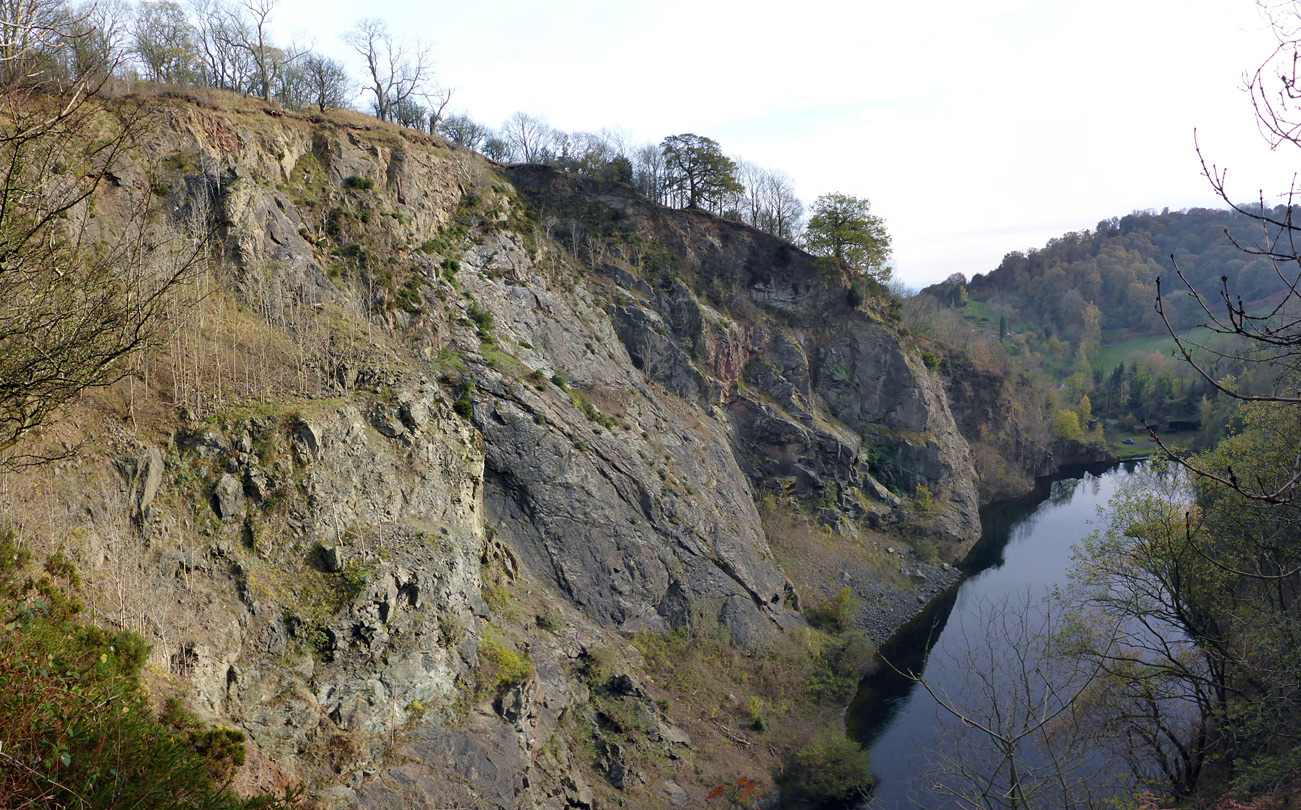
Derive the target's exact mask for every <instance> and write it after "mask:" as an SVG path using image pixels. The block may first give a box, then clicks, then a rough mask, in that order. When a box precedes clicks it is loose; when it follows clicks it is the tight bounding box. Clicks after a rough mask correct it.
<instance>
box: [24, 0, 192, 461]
mask: <svg viewBox="0 0 1301 810" xmlns="http://www.w3.org/2000/svg"><path fill="white" fill-rule="evenodd" d="M11 8H12V7H11ZM3 13H4V12H0V14H3ZM24 13H25V12H24ZM44 19H45V18H43V17H40V16H36V17H28V18H26V19H24V18H21V17H20V18H15V17H13V16H9V17H7V18H2V19H0V29H3V31H2V33H3V34H4V40H5V42H6V43H7V47H6V48H5V50H4V56H3V62H0V69H4V70H6V71H8V70H10V69H14V72H11V73H10V74H9V76H8V79H9V80H8V81H6V82H4V83H2V84H0V449H2V450H5V451H9V450H10V449H11V448H12V447H13V446H14V445H15V444H17V443H18V442H19V441H20V440H21V439H22V438H23V437H24V436H25V435H26V434H27V433H29V432H30V431H32V430H33V429H35V428H38V427H40V426H41V425H42V424H43V423H45V421H46V420H47V419H48V418H49V416H50V415H51V414H52V413H53V412H54V411H55V410H56V409H58V408H59V407H60V406H62V405H63V404H64V403H66V402H67V401H69V400H70V399H72V398H73V397H75V396H77V394H79V393H80V392H81V391H82V390H84V389H85V388H87V387H90V386H96V385H104V384H107V383H110V382H112V381H114V380H116V379H119V378H120V377H121V376H122V374H123V373H124V367H123V365H122V364H121V362H120V361H121V360H122V359H123V358H125V357H126V356H127V355H129V354H131V353H132V352H134V351H136V350H137V349H139V348H140V347H141V346H143V345H144V344H145V343H146V342H147V341H148V340H149V339H150V337H151V335H152V332H153V329H154V326H155V324H156V322H157V318H156V315H157V314H158V312H159V310H160V308H161V306H162V304H163V301H164V296H165V294H166V292H167V291H168V289H170V288H171V287H172V286H173V285H174V284H176V283H177V282H178V281H179V280H180V279H181V278H183V277H184V275H185V273H186V272H187V271H188V269H189V267H190V266H191V263H190V262H188V261H186V260H184V259H182V260H178V261H176V262H171V261H160V259H163V258H164V257H166V256H169V255H178V256H184V255H189V254H188V253H187V251H188V249H187V248H185V247H184V246H182V247H181V248H180V249H178V250H173V249H172V248H173V247H174V246H175V240H174V239H173V238H171V237H169V236H168V235H166V234H164V233H162V232H160V231H158V230H156V229H155V228H154V227H153V226H151V225H150V223H149V218H148V217H147V216H146V214H147V206H148V205H149V202H150V197H149V195H148V193H147V192H145V193H143V194H142V195H140V196H137V197H134V198H132V197H131V195H130V193H129V192H127V191H125V190H116V191H115V193H114V201H113V206H114V209H115V210H114V217H115V221H114V222H113V224H112V225H111V226H109V225H107V224H105V223H104V222H103V221H101V220H100V219H98V218H97V217H96V216H95V214H94V210H95V209H96V208H97V207H98V206H96V205H95V203H98V202H99V197H100V194H101V192H102V191H103V188H104V186H106V185H107V184H106V183H105V182H104V179H105V178H106V177H110V176H112V172H113V170H114V169H115V168H116V165H117V162H118V160H119V158H120V156H121V154H122V151H123V149H124V146H125V144H127V143H128V142H129V140H130V139H131V138H133V137H134V136H135V135H136V134H137V133H138V131H139V130H140V129H141V128H142V127H143V126H145V124H146V123H147V116H148V110H147V109H145V108H141V107H139V106H124V105H120V104H110V103H109V102H106V101H104V100H102V99H101V98H100V97H98V96H97V93H98V92H99V90H100V89H101V88H102V86H103V82H105V81H107V78H108V76H110V75H111V73H112V66H111V65H103V66H102V67H101V68H99V69H95V70H86V71H83V72H82V74H81V75H79V76H75V77H67V76H64V75H62V72H61V71H55V70H42V69H39V67H38V66H40V65H42V64H43V61H42V59H43V56H44V55H46V54H47V53H48V52H49V50H50V49H52V48H60V47H65V46H68V45H69V44H70V43H68V42H66V38H67V37H75V36H84V35H85V33H84V29H78V28H77V27H71V28H69V27H67V26H64V25H62V24H61V25H60V26H56V27H49V28H47V27H43V26H45V23H44V22H43V20H44ZM64 20H65V21H66V18H64ZM20 29H21V30H20ZM79 31H81V33H79ZM88 52H89V51H88ZM101 53H105V54H111V50H109V51H101ZM164 61H166V60H164ZM12 462H13V456H12V455H8V454H6V457H5V463H12Z"/></svg>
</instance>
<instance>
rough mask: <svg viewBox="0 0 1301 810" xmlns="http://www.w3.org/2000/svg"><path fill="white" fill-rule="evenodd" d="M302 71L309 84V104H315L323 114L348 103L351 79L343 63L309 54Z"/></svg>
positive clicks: (305, 58) (304, 59) (304, 58)
mask: <svg viewBox="0 0 1301 810" xmlns="http://www.w3.org/2000/svg"><path fill="white" fill-rule="evenodd" d="M301 71H302V74H303V76H304V78H305V81H306V84H307V89H308V92H309V102H310V103H312V104H315V105H316V106H317V108H319V109H320V111H321V112H325V111H326V109H328V108H331V107H343V106H345V105H346V104H347V103H348V95H349V86H350V85H351V79H349V77H348V71H347V69H346V68H344V66H343V64H342V63H341V62H336V61H335V60H333V59H331V58H329V57H328V56H321V55H320V54H315V53H309V54H307V55H306V56H305V57H303V59H302V64H301Z"/></svg>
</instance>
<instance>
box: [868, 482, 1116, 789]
mask: <svg viewBox="0 0 1301 810" xmlns="http://www.w3.org/2000/svg"><path fill="white" fill-rule="evenodd" d="M1103 469H1105V468H1103ZM1133 471H1134V465H1127V466H1125V467H1121V468H1116V469H1113V470H1109V471H1105V472H1102V471H1100V470H1098V469H1096V468H1095V469H1094V470H1092V471H1090V470H1078V471H1075V472H1074V473H1073V474H1068V475H1064V476H1058V477H1057V478H1055V479H1046V480H1043V481H1041V482H1040V486H1039V487H1038V488H1037V489H1036V491H1035V492H1033V493H1031V494H1030V495H1028V496H1026V497H1024V498H1020V499H1017V500H1015V501H1009V502H1004V503H1000V504H995V505H993V506H991V507H989V508H987V509H986V510H984V511H983V512H982V514H981V520H982V525H983V527H984V534H983V536H982V538H981V540H980V542H979V543H978V544H977V545H976V546H975V547H974V548H973V549H972V553H971V554H970V555H969V556H968V558H967V561H966V562H965V563H964V566H963V568H964V570H965V571H966V572H967V573H968V574H969V576H968V578H967V579H966V580H965V581H963V582H962V583H960V584H959V585H958V586H956V587H955V588H954V589H951V590H950V591H948V592H946V593H945V594H943V595H942V596H940V597H937V598H936V600H935V601H933V602H932V603H931V604H930V605H928V606H927V608H926V610H925V611H924V612H923V613H922V614H921V615H919V616H918V617H916V618H915V619H914V620H913V621H912V622H910V623H909V624H908V625H907V626H906V627H904V628H903V629H902V630H901V631H900V632H899V633H897V634H896V635H895V636H894V637H893V638H892V639H891V640H890V642H888V643H887V644H886V645H884V646H883V647H882V650H881V655H882V657H883V658H884V659H885V660H886V661H888V662H889V663H890V664H892V665H893V666H882V667H880V668H879V669H878V670H877V671H876V672H875V673H874V674H873V675H871V676H869V677H868V678H867V679H865V680H864V682H863V684H862V687H861V689H860V691H859V694H858V696H857V697H856V698H855V700H854V703H853V704H852V705H851V706H850V708H849V712H848V715H847V717H846V722H847V725H848V727H849V731H850V734H851V736H853V737H854V738H855V739H857V740H858V741H859V742H861V743H862V744H863V745H865V746H868V747H870V748H871V749H872V763H873V771H874V772H875V773H876V775H877V777H878V779H879V783H878V786H877V791H876V796H875V797H874V799H873V802H872V805H871V806H872V807H873V808H883V809H884V808H896V807H900V808H901V807H937V808H939V807H952V806H955V801H956V800H955V799H954V798H953V797H952V796H944V795H937V794H936V793H935V792H934V791H933V788H932V787H931V785H930V783H931V782H933V781H935V780H934V779H932V777H933V776H935V775H936V769H937V768H938V767H942V762H945V761H947V766H946V767H949V768H950V769H952V767H953V766H956V767H957V768H958V769H959V770H962V769H964V768H965V769H967V770H968V771H969V774H968V775H969V776H971V775H975V774H978V772H979V771H980V770H981V769H982V768H984V769H989V768H991V767H993V765H991V763H990V762H984V763H982V762H979V761H977V757H976V753H977V750H978V749H979V750H988V747H987V746H985V747H983V748H981V747H980V746H976V745H969V744H968V743H967V742H963V740H964V739H965V738H964V737H963V735H962V733H961V730H962V724H960V723H959V722H958V721H957V720H956V719H955V718H953V717H952V716H951V715H949V714H948V713H946V712H944V711H943V710H942V709H941V708H940V706H939V704H937V702H936V700H935V699H934V697H933V696H932V695H930V694H927V693H926V692H925V691H924V690H922V689H920V688H919V687H918V686H917V684H916V683H915V682H914V681H913V680H911V679H909V678H907V677H905V675H903V674H901V673H909V672H917V671H919V670H921V669H922V668H923V667H925V672H926V678H927V681H928V683H930V684H931V686H932V688H934V689H936V690H939V691H941V693H942V694H941V696H942V697H943V695H944V694H948V695H949V696H951V697H953V696H958V697H962V696H965V695H966V694H967V693H970V692H972V691H973V690H978V689H980V688H981V684H982V683H985V682H988V681H989V679H993V680H995V681H998V680H1007V679H1009V678H1012V679H1015V678H1016V677H1018V670H1019V675H1020V677H1021V680H1022V681H1023V685H1022V686H1023V688H1022V691H1025V692H1026V694H1024V695H1022V696H1021V697H1022V700H1023V701H1024V700H1029V701H1030V702H1032V703H1033V702H1035V701H1039V704H1040V705H1041V707H1043V706H1046V704H1045V703H1044V699H1045V693H1044V691H1043V686H1042V684H1043V683H1045V681H1044V680H1043V677H1044V673H1042V672H1038V673H1036V670H1035V667H1036V666H1039V667H1040V668H1042V666H1043V665H1042V664H1041V663H1037V662H1033V661H1031V662H1029V663H1028V664H1027V662H1026V661H1025V660H1024V659H1022V660H1018V659H1016V658H1015V657H1014V656H1011V655H1009V652H1010V646H1011V644H1012V643H1013V642H1012V640H1013V639H1014V638H1020V639H1022V641H1025V640H1026V639H1028V638H1030V637H1032V636H1034V635H1035V634H1036V633H1037V632H1038V631H1041V630H1043V629H1044V628H1045V626H1046V625H1045V623H1046V622H1051V621H1054V620H1055V617H1051V616H1048V615H1045V614H1043V613H1042V612H1037V610H1030V611H1029V612H1028V613H1027V612H1026V611H1025V610H1024V608H1025V607H1028V606H1037V605H1038V604H1039V602H1040V600H1041V599H1042V598H1043V597H1044V596H1045V595H1046V594H1047V593H1048V592H1049V591H1050V590H1051V588H1052V587H1053V586H1055V585H1057V584H1060V583H1061V581H1062V580H1063V579H1064V575H1065V572H1066V570H1067V567H1068V566H1069V564H1070V557H1071V547H1072V545H1073V544H1074V543H1075V542H1077V541H1078V540H1079V539H1081V538H1082V537H1083V536H1084V535H1085V534H1087V533H1088V532H1089V531H1091V529H1092V526H1091V522H1092V521H1093V519H1094V518H1095V517H1096V515H1097V512H1098V508H1099V507H1101V506H1105V505H1106V503H1107V502H1108V501H1109V500H1110V498H1111V496H1112V495H1113V494H1114V493H1115V492H1116V491H1118V489H1119V488H1121V487H1123V486H1124V485H1125V483H1126V482H1127V481H1128V480H1129V479H1130V476H1131V474H1132V473H1133ZM1098 473H1101V474H1098ZM1009 602H1010V603H1012V605H1013V606H1015V605H1017V604H1019V605H1020V606H1021V608H1022V610H1021V611H1020V612H1019V614H1017V615H1021V616H1025V617H1026V618H1024V619H1023V620H1020V624H1019V625H1017V624H1016V623H1015V622H1013V623H1010V624H1009V622H1008V617H1010V616H1012V615H1013V614H1014V613H1017V612H1016V611H1008V610H1006V609H1005V606H1006V605H1007V604H1008V603H1009ZM999 617H1001V619H1000V618H999ZM991 618H994V619H999V621H1001V622H1002V624H1001V626H1000V625H999V621H993V622H991ZM991 628H992V629H991ZM990 632H993V633H994V635H993V636H992V637H991V636H989V635H987V634H988V633H990ZM1009 662H1010V663H1009ZM1009 667H1010V668H1009ZM1027 672H1028V673H1029V674H1030V676H1031V677H1030V678H1026V677H1025V676H1026V674H1027ZM973 676H974V680H973ZM1058 677H1061V678H1065V679H1066V680H1069V679H1070V678H1072V677H1077V675H1076V674H1072V673H1058ZM1036 684H1038V685H1036ZM1036 690H1038V691H1036ZM1048 697H1049V698H1051V695H1048ZM952 702H958V701H956V700H955V701H952ZM986 708H988V707H986ZM1006 708H1007V707H1004V713H1003V715H1002V716H1000V722H1004V723H1015V722H1017V721H1016V719H1015V718H1014V717H1010V716H1008V715H1007V713H1006ZM1044 710H1045V711H1050V710H1051V709H1048V708H1045V709H1044ZM1030 736H1031V737H1033V735H1030ZM968 742H970V743H974V742H975V741H968ZM1033 742H1034V741H1033V740H1032V739H1031V740H1028V741H1027V742H1026V744H1033ZM959 745H961V746H962V748H961V750H957V746H959ZM1061 753H1063V755H1066V754H1069V755H1073V756H1086V755H1084V754H1081V753H1080V752H1061ZM955 755H956V758H955ZM993 764H994V765H996V764H997V763H996V762H995V763H993ZM946 781H952V780H946ZM994 787H995V789H997V786H994ZM1004 787H1005V786H1004Z"/></svg>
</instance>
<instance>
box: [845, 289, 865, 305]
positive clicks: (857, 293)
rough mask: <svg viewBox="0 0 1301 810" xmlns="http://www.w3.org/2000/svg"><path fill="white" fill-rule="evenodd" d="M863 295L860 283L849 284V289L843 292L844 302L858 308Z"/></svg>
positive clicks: (861, 303) (861, 302) (863, 297)
mask: <svg viewBox="0 0 1301 810" xmlns="http://www.w3.org/2000/svg"><path fill="white" fill-rule="evenodd" d="M865 297H866V296H865V295H864V294H863V287H862V285H860V284H850V285H849V290H848V291H846V292H845V303H846V304H849V306H851V307H853V308H854V309H858V308H859V307H861V306H862V305H863V301H864V299H865Z"/></svg>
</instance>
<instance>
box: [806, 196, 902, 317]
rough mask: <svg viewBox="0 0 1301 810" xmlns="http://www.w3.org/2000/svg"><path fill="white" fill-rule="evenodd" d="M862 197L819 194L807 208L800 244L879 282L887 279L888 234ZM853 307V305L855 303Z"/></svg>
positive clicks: (888, 274)
mask: <svg viewBox="0 0 1301 810" xmlns="http://www.w3.org/2000/svg"><path fill="white" fill-rule="evenodd" d="M871 208H872V204H871V203H870V202H868V201H867V200H866V199H860V198H858V197H851V196H849V195H847V194H823V195H822V196H821V197H818V199H817V200H815V201H814V203H813V207H812V208H811V209H810V211H811V215H810V216H809V223H808V225H807V226H806V227H805V230H804V244H805V247H807V248H808V250H809V252H810V253H816V254H818V255H820V256H829V257H831V258H833V259H836V260H837V261H840V262H843V263H844V264H845V265H846V266H848V267H849V268H850V269H851V270H853V271H854V272H856V273H859V274H861V275H864V276H866V277H868V278H871V279H874V280H876V281H879V282H881V283H885V282H887V281H889V280H890V276H891V272H892V271H891V269H890V235H889V234H888V233H887V232H886V230H885V221H884V220H882V219H881V218H880V217H878V216H876V215H875V214H873V213H872V212H871ZM854 306H857V305H856V304H855V305H854Z"/></svg>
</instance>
